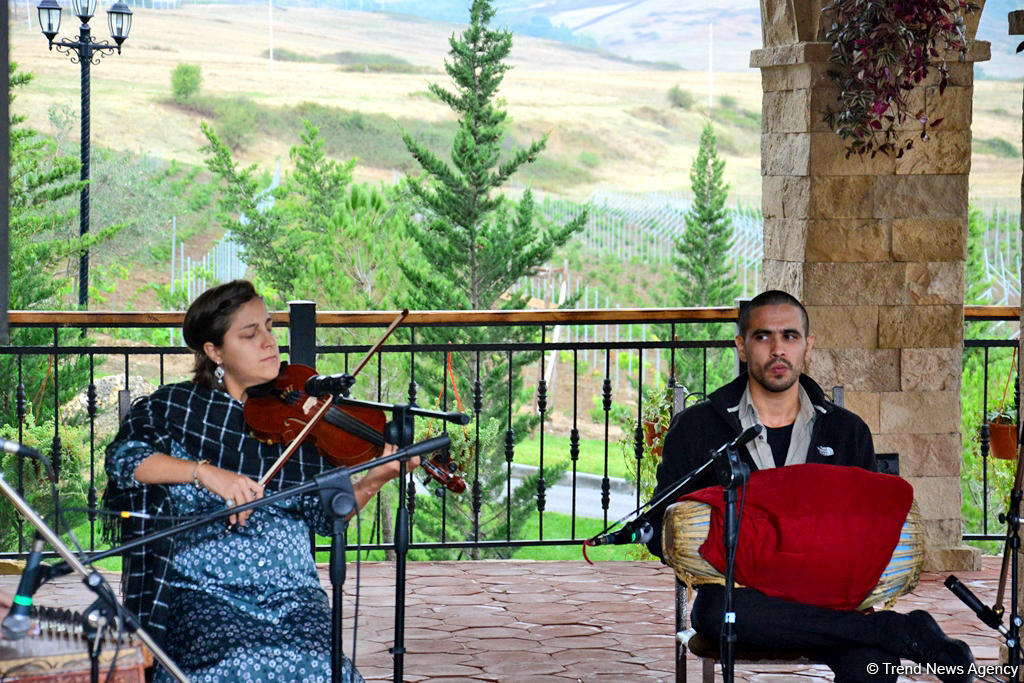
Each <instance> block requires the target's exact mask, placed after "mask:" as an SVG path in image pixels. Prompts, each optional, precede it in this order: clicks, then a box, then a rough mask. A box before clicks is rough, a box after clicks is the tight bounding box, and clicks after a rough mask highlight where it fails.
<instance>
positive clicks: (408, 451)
mask: <svg viewBox="0 0 1024 683" xmlns="http://www.w3.org/2000/svg"><path fill="white" fill-rule="evenodd" d="M451 442H452V440H451V437H450V436H448V435H447V434H441V435H440V436H435V437H434V438H432V439H427V440H426V441H420V442H419V443H414V444H411V445H409V446H406V447H405V448H399V449H398V450H397V451H395V455H399V454H401V455H407V456H409V457H410V458H411V457H413V456H416V455H423V454H424V453H433V452H434V451H438V450H441V449H442V448H444V447H446V446H449V445H451Z"/></svg>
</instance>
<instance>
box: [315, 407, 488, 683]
mask: <svg viewBox="0 0 1024 683" xmlns="http://www.w3.org/2000/svg"><path fill="white" fill-rule="evenodd" d="M334 402H335V403H336V404H346V405H355V406H365V407H370V408H377V409H380V410H384V411H388V412H390V413H391V421H390V422H389V423H388V424H387V426H386V427H385V441H387V442H389V443H393V444H396V445H397V446H398V447H399V448H400V449H401V448H404V447H406V446H407V445H408V444H411V443H412V442H413V439H414V438H415V429H414V422H413V420H414V418H415V417H416V416H419V417H430V418H433V419H438V420H445V421H447V422H453V423H455V424H467V423H468V422H469V416H467V415H466V414H465V413H460V412H455V411H438V410H424V409H423V408H417V407H416V406H412V405H407V404H401V403H397V404H387V403H377V402H373V401H359V400H355V399H351V398H348V397H345V396H335V397H334ZM438 438H440V437H438ZM444 439H445V441H446V443H445V444H444V445H447V440H448V436H447V435H445V436H444ZM430 441H433V439H431V440H430ZM424 443H426V442H424ZM442 447H443V446H438V447H437V448H433V449H431V450H437V449H438V448H442ZM425 452H430V451H425ZM405 462H406V461H405V460H404V459H403V460H402V462H401V464H400V466H399V475H398V510H397V511H396V512H395V641H394V645H393V646H392V647H391V648H389V650H388V651H389V652H390V653H391V655H392V659H393V669H392V675H393V680H394V683H401V682H402V680H403V676H404V669H405V570H406V563H407V558H408V554H409V535H410V524H409V522H410V519H409V506H408V496H407V487H408V482H407V477H406V468H405Z"/></svg>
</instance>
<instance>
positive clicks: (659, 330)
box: [0, 303, 1018, 557]
mask: <svg viewBox="0 0 1024 683" xmlns="http://www.w3.org/2000/svg"><path fill="white" fill-rule="evenodd" d="M1017 310H1018V309H1017V308H1016V307H968V308H967V309H965V318H966V320H967V321H974V320H993V319H998V320H1017V316H1018V313H1017ZM273 317H274V320H275V324H276V325H278V326H279V327H280V328H283V329H284V330H286V331H287V340H286V339H285V338H284V332H283V331H282V336H281V338H280V339H279V341H281V342H284V341H288V342H289V344H284V343H282V351H284V352H288V353H289V357H290V359H291V360H292V361H293V362H305V363H307V364H313V361H314V360H315V361H316V364H317V366H318V369H320V370H321V371H327V372H337V371H340V370H343V369H347V368H348V367H350V364H354V362H355V360H357V359H358V358H360V357H361V356H362V354H363V352H365V350H366V349H367V348H368V347H369V345H370V343H371V342H372V340H373V339H375V337H376V335H377V333H378V331H379V329H382V328H384V327H385V326H386V325H387V324H388V323H389V322H390V321H391V320H392V319H393V317H394V315H393V314H390V313H387V312H372V313H371V312H316V311H315V308H314V307H313V306H312V304H308V303H293V304H291V308H290V310H289V311H288V312H275V313H273ZM182 318H183V314H182V313H155V312H147V313H103V312H17V311H15V312H11V314H10V321H11V327H12V330H14V331H15V333H16V334H17V332H18V331H19V330H32V329H34V330H37V332H36V334H37V335H45V337H46V338H47V339H46V340H45V341H43V340H41V339H38V340H35V341H33V343H31V344H23V345H20V346H9V347H0V372H4V373H5V374H6V376H5V381H7V382H8V386H7V387H5V392H6V394H4V400H3V405H4V406H6V407H7V409H8V415H9V417H8V418H5V419H6V420H7V422H8V423H9V424H12V425H14V427H12V428H9V429H12V430H13V431H12V432H8V434H9V438H16V439H18V440H23V438H24V437H25V436H27V435H28V434H27V433H28V432H29V431H32V430H34V432H33V434H34V436H35V438H36V439H37V446H39V447H40V449H41V450H44V448H45V450H46V451H48V452H49V455H50V456H51V458H52V460H53V462H54V465H55V469H57V470H58V472H61V471H62V470H65V468H72V471H68V472H65V475H66V476H62V486H68V487H69V492H67V495H68V497H69V499H72V500H74V499H76V498H75V496H77V497H78V499H81V500H82V503H83V506H84V507H86V508H88V510H89V511H88V513H83V514H84V517H83V519H84V520H87V522H88V529H89V532H88V545H89V547H90V548H96V547H97V543H98V533H97V532H98V523H97V520H98V516H97V512H96V510H97V504H98V499H99V496H98V493H99V491H100V490H101V489H102V486H103V479H104V478H103V474H102V446H103V445H104V444H105V442H107V441H109V438H110V436H111V435H112V434H111V430H110V427H109V426H108V427H107V428H106V431H105V432H103V430H102V429H99V427H100V426H101V425H100V423H101V422H102V420H103V418H104V416H105V415H106V416H107V419H108V421H109V415H110V413H111V412H112V411H113V412H114V413H116V409H114V408H107V409H104V407H103V406H102V405H101V403H102V402H103V400H104V398H105V396H104V395H100V394H99V393H98V387H100V386H101V385H102V384H103V383H104V382H105V381H107V380H101V377H102V376H104V375H107V376H111V375H113V376H117V377H118V380H117V381H116V382H115V385H116V389H115V392H114V393H115V394H116V399H117V400H116V401H113V400H112V404H113V405H120V406H121V407H122V409H124V408H125V407H126V406H127V399H128V396H127V391H128V390H126V389H124V388H122V387H132V386H136V389H135V391H134V395H133V396H132V398H134V397H137V395H139V394H141V393H145V391H146V388H145V385H144V384H143V383H141V382H140V381H139V380H140V379H141V377H142V376H147V377H149V378H150V379H153V380H155V382H156V384H163V383H166V382H171V381H180V380H182V379H185V378H186V377H187V376H188V374H189V369H190V365H191V352H190V351H189V350H188V349H186V348H183V347H171V346H167V345H166V344H160V343H155V342H153V341H146V340H142V341H139V340H138V339H136V340H134V341H131V340H126V339H125V337H129V336H134V337H140V336H142V337H144V336H145V335H146V334H154V336H156V332H157V331H165V330H166V329H167V328H169V327H180V324H181V321H182ZM735 319H736V310H735V309H734V308H710V309H614V310H575V311H574V310H545V311H436V312H414V313H412V314H410V315H409V317H408V318H407V319H406V320H405V322H404V323H403V326H402V327H401V328H399V330H398V331H397V332H396V334H395V335H394V336H393V337H392V339H389V341H388V342H387V343H386V344H385V345H384V346H383V347H382V349H381V353H380V355H379V358H378V359H377V360H376V361H374V362H372V363H371V364H370V365H368V366H367V368H366V370H365V371H364V373H363V375H361V376H360V378H359V379H358V381H357V384H356V387H355V388H354V389H353V391H352V394H353V397H355V398H363V399H369V400H380V401H386V402H394V403H410V404H412V403H417V404H419V405H421V406H422V407H427V408H430V407H434V406H435V405H436V406H437V407H439V408H441V409H444V410H449V409H453V408H457V407H460V406H459V405H458V404H459V401H462V404H461V409H462V410H464V411H465V412H467V413H469V414H470V415H471V416H472V417H474V418H478V417H479V418H482V419H478V420H475V422H474V423H473V424H471V425H470V428H469V431H468V432H467V433H465V434H462V435H461V441H462V443H463V444H464V446H465V448H464V451H465V452H468V453H469V454H470V460H469V461H468V462H465V463H463V468H464V476H465V478H466V480H467V484H468V490H467V492H466V493H465V494H463V495H464V496H465V497H466V498H465V500H464V501H457V500H454V495H453V494H448V495H446V496H444V497H443V498H432V497H430V496H424V495H423V493H424V492H425V491H426V490H427V489H424V488H420V489H419V490H417V489H416V488H415V487H410V490H411V491H412V492H413V496H412V500H411V501H410V504H411V507H412V508H413V510H414V513H415V512H418V513H419V514H422V515H430V516H431V517H432V518H434V521H433V523H431V524H427V525H423V526H417V528H416V529H415V530H414V533H413V543H412V546H411V548H412V549H431V550H436V549H472V550H473V551H491V552H495V551H499V552H503V553H511V552H512V551H513V550H514V549H516V548H519V547H522V546H557V545H563V546H564V545H570V544H577V543H579V542H580V540H581V539H582V538H586V537H588V536H589V535H590V534H589V533H583V532H581V530H580V527H581V524H582V523H583V522H584V521H588V520H590V521H593V520H599V521H600V524H601V525H602V526H603V525H604V524H606V523H607V522H609V521H614V520H615V519H618V518H619V517H620V516H622V514H624V513H622V512H621V511H622V510H626V511H627V512H628V511H629V510H632V509H633V508H635V507H637V506H638V505H639V504H640V503H641V502H643V500H645V499H646V498H645V497H644V492H645V491H647V490H649V487H650V486H651V484H652V482H651V477H652V476H653V474H652V471H653V470H652V468H650V467H649V465H650V463H651V461H650V457H651V456H650V454H649V453H648V452H647V449H646V448H645V442H644V434H643V432H642V429H641V425H642V421H643V417H644V415H645V408H646V407H647V406H645V404H646V403H649V402H650V401H651V400H652V397H654V396H657V395H658V392H657V391H655V387H661V388H667V387H671V386H673V385H674V384H676V383H677V382H682V379H681V377H680V373H681V372H683V368H684V367H685V368H686V372H687V373H689V374H688V375H687V376H688V378H689V379H688V380H687V381H686V382H685V383H687V384H688V385H690V386H689V388H690V389H691V390H692V391H693V392H694V393H697V394H700V393H704V392H706V391H707V389H708V388H709V386H710V387H711V388H714V386H715V385H716V384H717V383H718V382H720V381H721V373H722V372H725V371H726V370H727V371H728V372H729V373H731V372H733V358H732V339H731V337H732V327H731V325H721V324H722V323H732V322H734V321H735ZM709 324H718V325H719V326H718V327H717V328H716V329H717V333H716V336H717V338H713V339H704V338H703V337H707V336H709V335H707V334H699V331H700V330H706V329H707V326H708V325H709ZM612 328H615V329H617V330H618V334H613V333H611V332H610V330H611V329H612ZM584 329H586V330H587V333H586V334H584V333H583V330H584ZM39 330H45V332H39ZM79 330H81V332H80V331H79ZM147 330H152V331H153V332H152V333H149V332H146V331H147ZM86 331H88V332H86ZM164 334H166V333H165V332H164ZM583 339H586V341H582V340H583ZM616 340H617V341H616ZM1014 344H1015V342H1013V341H1012V340H1011V341H1007V340H999V339H984V340H975V339H968V340H967V341H966V342H965V347H966V350H965V358H967V357H968V354H969V353H975V352H977V353H981V354H983V357H984V361H983V366H984V367H985V368H987V367H988V365H989V362H990V360H989V354H990V353H992V351H991V349H1003V348H1007V347H1011V346H1013V345H1014ZM449 365H450V366H451V367H452V371H451V374H449V370H448V367H449ZM716 372H717V373H718V374H716ZM452 374H454V376H455V381H454V383H453V381H452V378H451V377H452ZM30 378H31V380H32V381H31V382H29V379H30ZM68 378H77V381H76V386H73V387H66V386H64V385H63V384H62V383H64V382H68V381H71V380H69V379H68ZM985 389H986V392H985V395H986V406H987V400H988V399H987V393H988V392H987V389H988V381H987V379H986V381H985ZM74 392H81V394H80V395H79V396H78V397H77V399H76V400H77V402H78V403H79V404H81V409H80V411H79V412H80V417H79V418H78V424H77V426H76V425H75V424H74V423H75V419H74V418H72V417H69V409H68V405H69V400H68V399H69V395H70V394H73V393H74ZM107 396H110V394H107ZM70 403H75V401H70ZM51 406H52V408H51ZM55 416H56V419H55ZM51 423H52V424H51ZM40 424H45V425H46V428H47V429H52V436H50V435H49V433H47V434H46V441H47V443H42V441H41V440H40V439H41V436H40V433H39V432H40V430H41V429H43V428H42V427H40ZM115 427H116V423H115ZM517 427H518V428H525V429H528V430H529V433H525V432H523V431H518V432H517ZM624 427H625V428H632V429H633V433H627V432H626V431H624ZM441 428H443V427H442V426H441V425H433V426H430V427H429V429H432V430H437V429H441ZM427 429H428V426H427V425H422V431H426V430H427ZM488 430H490V432H491V433H489V434H488ZM422 431H421V433H422ZM100 432H103V433H102V434H101V433H100ZM456 436H459V435H456ZM966 438H967V437H966V435H965V439H966ZM482 439H483V440H484V441H487V439H489V441H487V443H482ZM72 442H74V443H72ZM534 444H536V445H534ZM979 444H980V452H979V455H980V457H981V460H982V487H983V496H982V499H983V500H984V501H986V503H985V505H986V507H985V509H984V511H983V514H982V517H981V520H982V521H981V524H982V528H981V531H980V533H974V532H973V531H972V532H971V533H965V534H964V538H965V540H974V539H979V538H984V539H996V538H999V536H998V535H997V534H994V533H992V530H993V529H994V528H995V526H994V523H993V522H991V521H990V520H989V517H990V516H991V515H992V514H994V513H998V510H996V511H992V510H990V509H989V507H991V506H990V504H989V503H988V501H989V498H990V491H989V487H990V481H989V477H990V468H989V463H988V461H989V457H990V456H989V453H988V445H987V435H986V434H982V435H981V436H980V439H979ZM588 450H589V451H590V452H591V458H590V460H589V462H590V463H591V467H590V469H591V470H597V471H596V472H595V471H590V472H586V471H584V470H583V469H581V460H586V458H585V457H584V453H583V452H584V451H588ZM69 452H75V453H77V454H78V455H77V456H74V457H70V458H69V457H68V453H69ZM595 452H596V454H597V455H596V459H595V458H594V457H593V453H595ZM524 459H525V460H527V461H528V464H525V465H524V464H523V461H524ZM65 460H67V461H65ZM595 463H596V466H595ZM623 469H625V470H626V471H628V472H640V473H641V474H640V476H639V478H638V479H636V478H632V477H629V476H620V477H617V476H615V473H616V471H620V472H621V471H622V470H623ZM5 471H6V472H7V474H5V476H8V477H12V476H13V477H15V478H16V480H17V482H16V483H17V487H18V488H19V491H25V490H26V487H28V488H31V486H32V472H31V469H30V467H28V466H26V465H25V464H24V463H22V462H20V461H19V462H11V460H10V459H8V460H7V463H6V465H5ZM75 473H77V474H78V475H79V476H78V477H75V476H71V475H73V474H75ZM555 474H557V475H559V476H558V478H557V479H556V478H555V476H554V475H555ZM495 477H498V478H500V486H495V485H494V479H495ZM37 478H38V477H37ZM76 481H77V483H76ZM523 482H527V483H528V489H520V490H517V489H518V488H519V487H521V486H522V485H523ZM645 487H646V488H645ZM524 499H525V500H528V501H529V504H530V512H529V515H528V517H529V519H528V522H529V523H530V524H531V525H535V527H536V530H537V531H536V533H532V534H530V535H529V537H523V535H521V534H514V533H513V532H512V527H513V526H514V525H513V524H511V523H508V524H507V525H506V526H505V527H501V525H500V524H499V525H498V527H499V531H503V533H497V532H495V531H494V529H493V528H491V529H490V530H487V529H485V528H484V525H482V520H481V515H482V514H483V513H484V512H486V511H488V510H489V511H490V512H489V514H491V515H492V516H495V517H497V518H501V517H502V515H504V518H505V519H506V520H511V519H512V518H513V517H514V510H513V504H514V501H515V500H524ZM39 500H40V501H42V500H44V497H42V496H40V497H39ZM2 505H6V503H3V504H2ZM65 505H67V503H65ZM502 508H504V509H503V510H502ZM385 513H387V510H386V509H385V508H382V507H381V506H378V507H377V508H376V514H377V517H378V519H377V522H378V524H377V525H376V526H375V529H376V531H375V532H374V534H373V535H372V536H371V537H370V538H368V539H362V540H363V543H362V544H361V546H360V547H361V548H363V549H386V548H388V547H389V542H388V539H387V534H386V527H387V520H386V519H384V518H385V517H386V516H387V514H385ZM552 515H561V516H562V517H564V518H567V519H568V527H562V528H566V529H567V530H566V531H564V532H562V533H552V532H551V531H550V529H551V527H552V525H553V523H554V522H552V520H555V521H558V518H556V517H553V516H552ZM414 517H415V514H414ZM546 521H547V522H548V528H547V529H546V528H545V522H546ZM83 523H84V522H83ZM382 529H383V530H385V531H382ZM23 531H24V530H23V529H21V528H20V527H19V535H18V543H17V547H18V551H17V552H15V551H11V552H6V553H0V556H8V557H9V556H17V555H19V554H20V553H21V552H22V551H24V550H25V548H26V539H25V537H24V535H23ZM349 536H350V541H352V542H353V545H354V541H355V538H354V534H353V533H351V531H350V534H349ZM12 545H13V543H12Z"/></svg>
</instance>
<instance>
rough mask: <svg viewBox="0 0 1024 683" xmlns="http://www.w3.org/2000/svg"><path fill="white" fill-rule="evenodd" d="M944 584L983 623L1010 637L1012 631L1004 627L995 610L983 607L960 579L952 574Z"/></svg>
mask: <svg viewBox="0 0 1024 683" xmlns="http://www.w3.org/2000/svg"><path fill="white" fill-rule="evenodd" d="M944 583H945V584H946V588H948V589H949V590H951V591H952V592H953V595H955V596H956V597H958V598H960V601H961V602H962V603H964V604H965V605H967V606H968V607H970V608H971V611H972V612H974V613H975V614H977V615H978V618H979V619H981V621H982V623H984V624H986V625H987V626H990V627H992V628H994V629H996V630H998V631H999V632H1000V633H1002V634H1003V635H1004V636H1008V635H1009V634H1010V631H1009V630H1008V629H1007V628H1006V627H1005V626H1003V620H1002V619H1001V618H1000V617H999V615H998V614H996V613H995V610H993V609H992V608H991V607H988V606H986V605H983V604H982V603H981V600H979V599H978V596H976V595H975V594H974V593H972V592H971V589H970V588H968V587H967V586H965V585H963V584H962V583H960V579H958V578H956V577H955V576H953V575H952V574H950V575H949V576H947V577H946V580H945V582H944Z"/></svg>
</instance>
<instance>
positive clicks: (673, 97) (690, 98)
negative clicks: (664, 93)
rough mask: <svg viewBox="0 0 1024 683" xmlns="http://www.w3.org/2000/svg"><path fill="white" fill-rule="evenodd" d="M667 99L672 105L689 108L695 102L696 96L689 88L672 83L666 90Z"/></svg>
mask: <svg viewBox="0 0 1024 683" xmlns="http://www.w3.org/2000/svg"><path fill="white" fill-rule="evenodd" d="M668 101H669V103H671V105H672V106H673V107H679V108H680V109H690V108H691V107H693V105H694V104H696V103H697V98H696V97H695V96H694V94H693V93H692V92H690V91H689V90H683V89H682V88H680V87H679V86H678V85H673V86H672V87H671V88H669V90H668Z"/></svg>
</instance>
